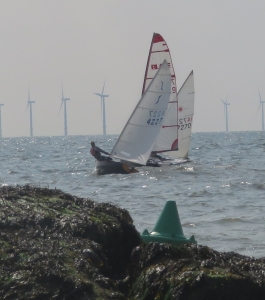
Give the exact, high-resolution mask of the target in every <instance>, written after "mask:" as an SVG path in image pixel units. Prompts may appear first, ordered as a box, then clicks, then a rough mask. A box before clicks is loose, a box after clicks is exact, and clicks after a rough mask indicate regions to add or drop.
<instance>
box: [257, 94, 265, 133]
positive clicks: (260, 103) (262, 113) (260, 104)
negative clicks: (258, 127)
mask: <svg viewBox="0 0 265 300" xmlns="http://www.w3.org/2000/svg"><path fill="white" fill-rule="evenodd" d="M259 100H260V101H259V108H260V106H261V122H262V131H264V107H263V105H264V103H265V101H262V100H261V95H260V92H259ZM259 108H258V111H259Z"/></svg>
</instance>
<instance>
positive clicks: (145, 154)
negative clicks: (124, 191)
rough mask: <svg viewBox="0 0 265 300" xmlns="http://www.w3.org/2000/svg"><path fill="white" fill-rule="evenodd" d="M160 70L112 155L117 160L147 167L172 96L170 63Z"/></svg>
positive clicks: (166, 63)
mask: <svg viewBox="0 0 265 300" xmlns="http://www.w3.org/2000/svg"><path fill="white" fill-rule="evenodd" d="M158 69H159V70H156V74H155V76H154V77H153V78H152V80H151V82H150V83H149V86H148V87H147V89H145V92H144V93H143V95H142V98H141V99H140V101H139V102H138V104H137V106H136V108H135V109H134V111H133V113H132V115H131V117H130V118H129V120H128V122H127V124H126V125H125V127H124V129H123V131H122V133H121V134H120V136H119V138H118V140H117V142H116V144H115V145H114V148H113V149H112V151H111V155H112V156H113V157H115V158H118V159H121V160H122V161H127V162H132V163H136V164H141V165H145V164H146V162H147V160H148V158H149V156H150V153H151V151H152V149H153V146H154V141H155V139H156V137H157V135H158V134H159V131H160V129H161V126H162V124H163V121H164V117H165V114H166V111H167V107H168V103H169V98H170V95H171V74H170V68H169V67H168V62H167V61H166V60H164V62H163V64H162V65H161V66H160V68H158Z"/></svg>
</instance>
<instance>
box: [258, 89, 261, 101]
mask: <svg viewBox="0 0 265 300" xmlns="http://www.w3.org/2000/svg"><path fill="white" fill-rule="evenodd" d="M258 91H259V89H258ZM259 100H260V102H261V95H260V92H259Z"/></svg>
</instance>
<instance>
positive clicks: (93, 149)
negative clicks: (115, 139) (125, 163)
mask: <svg viewBox="0 0 265 300" xmlns="http://www.w3.org/2000/svg"><path fill="white" fill-rule="evenodd" d="M90 144H91V148H90V153H91V155H92V156H94V157H95V159H96V160H110V159H111V158H110V157H106V156H103V155H101V153H104V154H106V155H109V153H108V152H106V151H104V150H102V149H100V148H99V147H97V146H96V145H95V142H91V143H90Z"/></svg>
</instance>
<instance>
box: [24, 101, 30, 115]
mask: <svg viewBox="0 0 265 300" xmlns="http://www.w3.org/2000/svg"><path fill="white" fill-rule="evenodd" d="M28 107H29V101H28V105H27V107H26V110H25V112H26V111H27V109H28Z"/></svg>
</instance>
